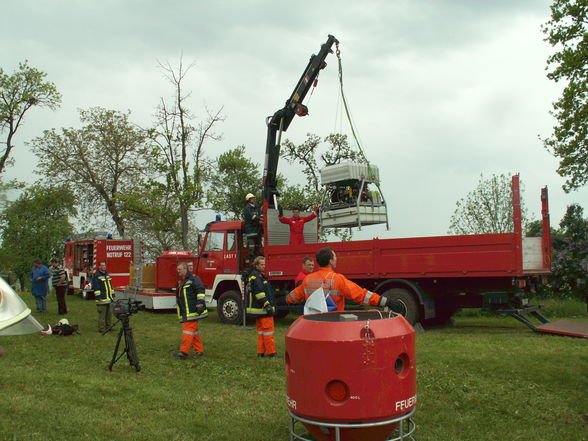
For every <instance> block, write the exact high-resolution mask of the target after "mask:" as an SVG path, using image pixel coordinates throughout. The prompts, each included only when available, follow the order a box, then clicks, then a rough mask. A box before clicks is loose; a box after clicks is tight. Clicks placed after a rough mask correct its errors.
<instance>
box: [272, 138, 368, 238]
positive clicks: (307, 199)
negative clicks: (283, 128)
mask: <svg viewBox="0 0 588 441" xmlns="http://www.w3.org/2000/svg"><path fill="white" fill-rule="evenodd" d="M280 156H281V157H282V158H284V159H285V160H286V161H288V162H289V163H291V164H298V165H301V166H302V173H303V174H304V176H306V179H307V183H306V184H305V185H303V186H302V187H300V186H296V185H295V186H287V184H285V183H284V184H283V186H284V189H282V191H281V193H282V198H281V199H282V200H283V203H282V204H283V206H284V207H286V208H294V207H296V206H302V207H311V206H313V205H318V206H320V205H321V202H322V200H323V198H324V195H325V192H324V190H322V189H321V183H320V170H321V169H322V168H324V167H327V166H330V165H335V164H339V163H340V162H342V161H355V162H364V161H365V159H364V157H363V155H362V154H361V152H360V151H359V150H357V149H354V148H353V147H352V146H350V145H349V141H348V139H347V135H343V134H341V133H332V134H330V135H328V136H326V137H324V138H321V137H319V136H317V135H314V134H312V133H309V134H307V137H306V141H304V142H303V143H302V144H300V145H295V144H294V143H292V142H291V141H290V140H285V141H284V143H283V144H282V150H281V153H280ZM289 193H290V196H288V194H289ZM294 198H298V200H299V202H298V203H296V199H294ZM290 200H292V202H290ZM290 204H292V205H291V206H289V205H290ZM330 235H333V236H335V237H338V238H339V239H341V240H351V237H352V233H351V229H346V228H332V229H329V230H328V231H326V230H322V231H321V237H320V240H322V241H325V240H327V239H328V237H329V236H330Z"/></svg>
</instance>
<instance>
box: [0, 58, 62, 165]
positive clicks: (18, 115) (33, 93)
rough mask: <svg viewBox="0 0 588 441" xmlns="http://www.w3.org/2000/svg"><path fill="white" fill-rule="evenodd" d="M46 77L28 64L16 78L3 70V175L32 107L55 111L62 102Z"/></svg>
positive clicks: (0, 158)
mask: <svg viewBox="0 0 588 441" xmlns="http://www.w3.org/2000/svg"><path fill="white" fill-rule="evenodd" d="M46 76H47V74H46V73H44V72H41V71H39V70H37V69H35V68H34V67H30V66H29V65H28V62H27V61H25V62H24V63H20V64H19V65H18V70H17V71H16V72H14V73H13V74H12V75H8V74H6V73H4V71H3V70H2V68H0V133H5V132H6V141H5V142H4V143H3V144H4V149H3V151H2V152H1V153H0V173H2V172H3V171H4V168H5V167H6V165H7V163H8V161H9V157H10V152H11V151H12V149H13V148H14V144H13V140H14V135H15V134H16V132H17V130H18V129H19V128H20V127H21V126H22V124H23V123H24V116H25V114H26V113H27V112H28V111H29V110H30V109H31V108H32V107H47V108H49V109H51V110H55V109H57V107H59V104H60V103H61V94H60V93H59V92H58V91H57V88H56V87H55V85H54V84H53V83H51V82H48V81H44V79H45V77H46Z"/></svg>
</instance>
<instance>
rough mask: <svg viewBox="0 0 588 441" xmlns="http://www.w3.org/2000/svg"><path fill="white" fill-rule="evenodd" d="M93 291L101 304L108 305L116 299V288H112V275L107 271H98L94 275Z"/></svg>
mask: <svg viewBox="0 0 588 441" xmlns="http://www.w3.org/2000/svg"><path fill="white" fill-rule="evenodd" d="M92 291H94V298H95V299H96V303H97V304H99V305H107V304H109V303H110V302H112V301H113V300H114V290H113V289H112V277H110V276H109V275H108V273H107V272H106V271H104V272H102V271H100V270H98V271H96V273H95V274H94V277H92Z"/></svg>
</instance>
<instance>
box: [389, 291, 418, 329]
mask: <svg viewBox="0 0 588 441" xmlns="http://www.w3.org/2000/svg"><path fill="white" fill-rule="evenodd" d="M382 295H384V296H386V297H388V298H391V299H394V300H396V301H398V302H400V303H402V304H403V305H404V309H405V311H406V314H404V318H405V319H406V320H407V321H408V322H409V323H410V324H411V325H414V324H415V323H416V322H417V321H418V319H419V305H418V304H417V302H416V300H415V298H414V296H413V295H412V294H411V293H410V291H408V290H406V289H403V288H391V289H389V290H388V291H385V292H384V293H383V294H382Z"/></svg>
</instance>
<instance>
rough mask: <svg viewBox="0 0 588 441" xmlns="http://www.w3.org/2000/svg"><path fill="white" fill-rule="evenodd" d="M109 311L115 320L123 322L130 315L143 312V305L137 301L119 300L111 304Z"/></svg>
mask: <svg viewBox="0 0 588 441" xmlns="http://www.w3.org/2000/svg"><path fill="white" fill-rule="evenodd" d="M110 310H111V311H112V313H113V314H114V316H115V317H116V318H117V319H119V320H123V319H125V318H128V317H129V316H130V315H132V314H136V313H137V312H139V311H143V310H145V305H143V303H142V302H140V301H138V300H131V299H121V300H115V301H114V302H112V303H111V304H110Z"/></svg>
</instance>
